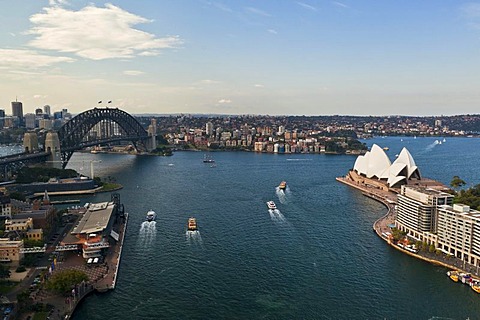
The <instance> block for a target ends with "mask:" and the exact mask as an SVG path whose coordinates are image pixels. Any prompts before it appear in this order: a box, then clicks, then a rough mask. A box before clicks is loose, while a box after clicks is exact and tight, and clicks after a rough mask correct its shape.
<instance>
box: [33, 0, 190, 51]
mask: <svg viewBox="0 0 480 320" xmlns="http://www.w3.org/2000/svg"><path fill="white" fill-rule="evenodd" d="M57 2H62V3H63V2H64V1H57ZM30 21H31V22H32V23H33V24H34V27H32V28H31V29H30V30H29V31H28V34H32V35H34V36H35V39H33V40H32V41H30V42H29V45H30V46H32V47H35V48H40V49H45V50H57V51H59V52H71V53H73V54H75V55H77V56H80V57H83V58H87V59H92V60H102V59H111V58H132V57H134V56H137V55H142V56H149V55H158V54H159V50H161V49H167V48H174V47H177V46H178V45H180V44H181V43H182V41H181V40H180V39H179V37H178V36H167V37H164V38H157V37H156V36H155V35H154V34H151V33H148V32H144V31H141V30H138V29H135V28H133V26H134V25H137V24H141V23H149V22H152V21H151V20H148V19H146V18H143V17H140V16H138V15H135V14H132V13H130V12H128V11H125V10H123V9H121V8H119V7H116V6H114V5H112V4H108V3H107V4H105V7H104V8H100V7H96V6H94V5H89V6H86V7H84V8H83V9H81V10H78V11H73V10H67V9H64V8H61V7H59V6H53V7H49V8H44V9H43V12H42V13H37V14H34V15H32V16H31V17H30Z"/></svg>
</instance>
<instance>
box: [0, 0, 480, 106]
mask: <svg viewBox="0 0 480 320" xmlns="http://www.w3.org/2000/svg"><path fill="white" fill-rule="evenodd" d="M0 12H1V13H0V16H1V20H0V25H1V28H0V108H4V109H5V110H6V112H7V114H9V113H11V107H10V102H11V101H13V100H15V97H18V100H19V101H22V102H23V103H24V112H33V111H34V109H35V108H37V107H42V106H43V105H45V104H49V105H50V106H52V109H53V110H60V109H62V108H68V109H69V110H70V111H71V112H73V113H78V112H81V111H84V110H87V109H89V108H91V107H94V106H97V105H98V104H97V102H98V101H99V100H102V101H107V100H112V101H113V102H112V105H111V106H116V107H119V108H121V109H123V110H126V111H128V112H131V113H137V114H139V113H162V114H163V113H216V114H271V115H284V114H293V115H331V114H349V115H392V114H400V115H442V114H444V115H451V114H463V113H479V112H478V107H477V106H478V105H479V103H480V68H479V67H480V63H479V62H480V61H479V57H480V2H462V1H449V0H442V1H438V0H422V1H418V0H415V1H414V0H404V1H397V0H395V1H394V0H382V1H379V0H357V1H353V0H348V1H347V0H342V1H327V0H309V1H307V0H302V1H287V0H284V1H280V0H279V1H267V0H264V1H259V0H256V1H248V0H247V1H220V0H219V1H208V0H196V1H194V0H188V1H187V0H162V1H158V0H139V1H126V0H119V1H109V2H104V1H77V0H49V1H48V0H44V1H41V0H22V1H17V0H0Z"/></svg>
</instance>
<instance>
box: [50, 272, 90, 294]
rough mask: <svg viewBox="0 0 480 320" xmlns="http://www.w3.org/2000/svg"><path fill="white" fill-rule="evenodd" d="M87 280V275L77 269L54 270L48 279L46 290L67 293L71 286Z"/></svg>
mask: <svg viewBox="0 0 480 320" xmlns="http://www.w3.org/2000/svg"><path fill="white" fill-rule="evenodd" d="M82 281H88V276H87V275H86V274H85V272H83V271H79V270H62V271H58V272H55V273H54V274H53V276H52V277H50V279H49V280H48V282H47V284H46V287H47V289H48V290H51V291H54V292H55V293H58V294H63V295H68V294H69V293H70V291H71V290H72V288H73V287H74V286H75V285H76V284H79V283H81V282H82Z"/></svg>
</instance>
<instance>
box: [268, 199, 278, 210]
mask: <svg viewBox="0 0 480 320" xmlns="http://www.w3.org/2000/svg"><path fill="white" fill-rule="evenodd" d="M267 207H268V209H270V210H275V209H277V205H276V204H275V202H273V201H267Z"/></svg>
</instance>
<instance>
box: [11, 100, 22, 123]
mask: <svg viewBox="0 0 480 320" xmlns="http://www.w3.org/2000/svg"><path fill="white" fill-rule="evenodd" d="M12 115H13V116H14V117H17V118H18V119H20V120H23V104H22V103H21V102H20V101H12Z"/></svg>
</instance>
